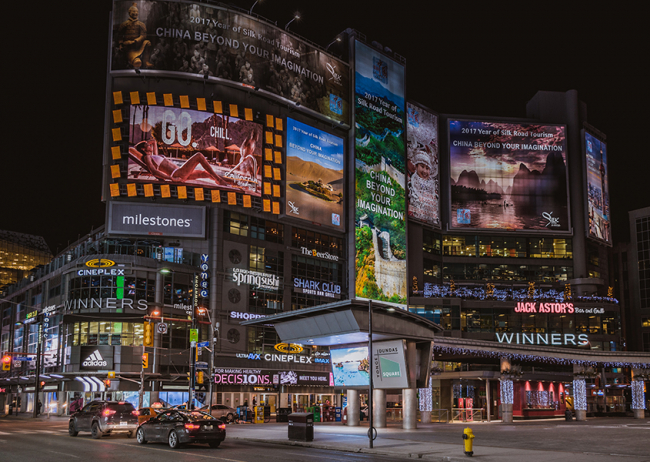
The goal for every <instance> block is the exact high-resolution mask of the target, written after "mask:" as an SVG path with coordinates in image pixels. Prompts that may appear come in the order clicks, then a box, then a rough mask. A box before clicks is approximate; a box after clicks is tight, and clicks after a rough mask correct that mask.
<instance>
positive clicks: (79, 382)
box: [0, 0, 650, 428]
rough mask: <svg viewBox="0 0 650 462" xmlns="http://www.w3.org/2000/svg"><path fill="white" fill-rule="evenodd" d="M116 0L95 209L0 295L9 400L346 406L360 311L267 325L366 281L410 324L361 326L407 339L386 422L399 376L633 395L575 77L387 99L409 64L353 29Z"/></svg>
mask: <svg viewBox="0 0 650 462" xmlns="http://www.w3.org/2000/svg"><path fill="white" fill-rule="evenodd" d="M113 5H114V8H113V15H112V18H113V29H112V35H111V43H112V52H111V59H110V67H109V73H108V79H107V81H108V83H107V99H106V100H107V103H106V119H105V127H104V133H106V134H107V136H106V137H105V139H104V157H103V159H102V160H103V164H102V165H103V169H104V170H103V171H104V185H103V198H104V199H105V201H106V202H107V207H106V209H107V214H106V224H105V226H104V227H103V228H101V229H99V230H97V231H94V232H93V233H91V234H90V235H88V236H86V237H84V238H83V239H81V240H80V241H78V242H76V243H75V244H73V245H71V246H70V247H68V248H67V249H65V250H64V251H63V252H62V253H61V254H59V255H57V256H56V258H55V259H54V260H53V261H52V262H51V263H49V264H48V265H45V266H44V267H43V268H41V269H40V270H39V271H37V272H35V273H34V275H33V277H30V278H29V279H27V280H22V281H20V282H18V283H16V284H14V285H12V286H10V287H9V288H8V289H7V293H6V295H5V296H4V297H3V298H2V300H0V308H1V309H0V312H2V314H3V319H2V335H3V337H2V339H3V344H2V352H3V353H4V352H10V353H11V355H12V365H11V370H10V371H6V372H3V373H2V375H0V384H2V386H3V388H4V389H5V392H4V393H2V394H0V396H2V397H3V399H5V405H6V406H9V404H10V403H13V402H15V398H16V397H17V396H21V397H22V400H21V407H22V408H23V409H24V410H30V409H32V408H33V405H34V401H35V400H34V392H35V391H36V388H37V387H38V388H39V389H40V388H42V390H43V392H44V393H45V394H44V395H43V403H44V405H45V406H46V408H47V409H49V408H51V409H53V411H54V412H59V413H62V412H69V411H70V410H73V409H76V408H77V407H78V406H80V405H82V404H83V403H85V402H87V401H88V400H91V399H93V398H96V397H99V396H105V397H107V398H111V399H119V400H128V401H131V402H133V403H137V404H139V402H140V400H142V402H143V404H151V403H154V402H161V403H163V404H172V405H173V404H180V403H183V402H186V401H187V400H188V399H189V398H191V397H192V393H194V392H196V395H195V398H196V399H197V400H198V402H200V403H201V404H207V403H210V402H212V403H215V404H226V405H229V406H232V407H240V406H242V405H245V404H247V405H253V404H257V403H261V402H264V403H265V404H267V405H269V406H270V410H271V412H273V411H275V410H276V409H277V408H291V409H292V410H293V411H298V410H305V409H307V408H312V407H313V406H314V405H318V404H322V405H325V406H327V405H328V404H330V405H333V406H336V407H341V406H344V405H345V403H346V399H347V402H348V404H349V403H350V400H351V401H353V404H352V406H351V409H353V410H354V411H352V412H351V415H350V414H348V416H347V417H348V424H350V425H354V424H358V419H359V415H358V412H357V410H359V412H361V411H360V408H359V407H358V406H357V405H358V404H360V401H361V402H364V403H365V402H367V401H368V400H370V396H369V394H368V387H367V386H366V385H365V382H363V380H364V377H365V379H366V380H367V379H368V377H367V376H368V375H369V374H370V370H371V368H370V361H369V360H368V358H365V357H357V356H355V358H356V359H349V358H348V359H345V360H342V359H337V360H336V364H334V363H335V361H334V359H333V358H334V355H335V354H336V355H337V358H340V357H341V355H343V353H341V351H343V350H345V351H348V350H350V349H352V350H354V354H357V355H359V354H361V355H362V356H363V348H364V347H363V346H362V345H361V344H362V343H363V342H364V339H365V340H366V341H367V338H368V331H369V329H366V330H364V327H363V326H357V327H355V328H354V329H353V328H352V327H350V326H352V322H351V320H350V318H349V317H348V318H346V319H348V321H350V326H347V327H349V328H350V330H354V333H355V335H350V336H348V337H346V338H347V339H348V340H346V341H345V342H343V341H341V342H338V341H337V340H336V335H334V334H332V335H331V338H327V336H324V335H321V334H319V335H314V338H313V339H312V338H302V337H301V336H300V335H299V334H300V333H298V334H296V333H293V334H291V335H293V337H291V335H288V334H287V332H286V331H283V329H282V328H280V327H278V326H279V325H280V324H281V323H288V322H289V321H293V320H295V321H296V322H298V321H300V322H301V323H305V324H304V326H306V327H305V332H306V331H308V327H309V326H311V327H312V328H313V326H314V325H316V324H317V323H318V322H327V321H324V319H329V318H327V317H324V318H319V319H320V320H316V319H315V318H316V317H317V316H318V313H320V312H324V311H327V310H329V308H328V306H330V307H331V306H332V305H331V304H332V303H333V304H334V305H336V306H337V307H339V306H343V305H345V303H344V302H346V301H354V304H355V305H356V304H359V303H361V304H363V303H365V302H366V301H367V300H376V301H377V302H378V303H380V304H381V305H380V306H381V310H385V312H386V313H388V312H390V313H393V314H390V315H386V316H387V317H385V318H383V319H384V322H385V323H388V322H390V321H389V320H393V321H395V322H396V323H398V322H402V321H404V324H403V325H404V326H405V327H404V329H405V330H406V329H407V328H408V326H417V328H418V329H420V328H421V330H419V331H418V332H420V333H418V334H417V335H415V334H412V333H409V334H408V335H407V333H406V332H404V335H403V338H402V339H401V340H402V342H401V343H400V342H399V340H400V338H399V335H400V334H399V332H396V331H395V329H392V330H391V329H387V328H386V325H384V326H378V327H377V329H378V330H379V329H380V328H381V327H383V328H384V331H383V332H384V333H385V337H384V338H382V339H381V340H385V341H396V342H397V343H398V344H399V345H397V346H395V345H393V344H391V346H390V347H389V348H387V350H390V351H391V352H394V353H396V354H399V355H400V358H401V357H404V358H405V359H403V360H402V361H401V362H399V361H392V360H387V361H385V362H384V364H386V367H388V368H389V369H390V371H389V373H388V376H385V378H387V379H388V378H391V379H392V378H397V377H399V378H401V379H404V378H408V380H406V381H396V382H390V381H387V383H393V385H391V386H385V388H384V389H381V390H378V391H379V393H378V394H377V397H376V400H375V403H376V404H377V408H376V409H386V411H387V412H389V411H390V412H391V416H392V417H393V418H396V419H403V421H404V425H405V428H412V427H413V425H416V423H415V422H416V419H415V416H416V414H417V409H416V407H414V406H416V405H417V400H415V399H414V397H415V396H417V393H418V391H417V389H418V388H420V389H421V396H422V397H423V402H421V403H420V411H421V412H424V413H426V412H433V410H436V409H438V410H440V409H447V410H448V411H449V414H448V416H447V417H448V418H458V416H462V418H463V419H465V418H468V416H471V417H472V418H473V416H474V412H480V413H481V415H482V416H485V417H487V418H488V419H490V418H503V419H504V420H510V419H512V418H513V417H517V418H519V417H520V418H538V417H548V416H554V415H560V414H563V413H564V411H565V409H566V407H567V406H569V407H574V408H575V410H576V411H578V412H577V413H578V416H579V417H580V418H581V419H582V418H584V417H585V415H586V413H587V412H592V413H609V414H617V413H626V412H627V410H628V409H630V405H632V406H636V404H635V403H636V401H635V400H634V399H628V398H629V397H630V389H631V386H630V385H631V384H630V379H631V375H632V374H631V370H632V369H634V370H637V371H641V370H643V369H644V368H646V369H647V368H648V364H650V356H648V355H645V356H643V355H642V354H632V353H630V354H628V353H626V352H623V351H621V350H622V333H621V311H620V307H619V304H618V303H617V300H616V299H615V298H614V297H613V294H612V293H611V290H610V279H611V275H610V273H609V265H610V263H609V262H610V254H611V229H610V221H609V216H610V211H609V191H608V182H607V158H606V143H605V139H606V138H605V136H604V134H602V133H600V132H599V131H598V130H597V129H596V128H594V127H592V126H590V125H589V124H588V123H587V120H586V106H585V105H584V103H582V102H580V101H579V99H578V95H577V92H576V91H573V90H571V91H568V92H566V93H561V92H539V93H537V95H535V96H534V97H533V99H532V100H531V101H530V102H529V103H528V105H527V117H526V118H503V117H498V118H497V117H474V116H471V115H449V114H437V113H435V112H434V111H432V110H430V109H427V108H426V107H424V106H422V105H420V104H418V103H416V102H409V101H406V99H405V97H404V95H405V80H404V72H405V66H406V60H405V59H404V58H403V57H401V56H400V55H398V54H397V53H393V52H392V51H390V50H389V49H387V48H384V47H382V46H381V45H380V44H378V43H376V42H368V41H367V40H366V39H365V37H363V36H362V35H361V34H359V33H357V32H356V31H353V30H349V29H348V30H346V31H345V32H343V33H342V34H341V36H340V37H341V38H342V42H343V43H344V44H346V45H347V50H346V52H345V54H344V56H345V58H343V59H339V58H337V57H335V56H333V55H331V54H329V53H327V52H326V51H325V50H323V49H322V48H320V47H318V46H317V45H314V44H312V43H310V42H308V41H306V40H303V39H301V38H299V37H297V36H294V35H292V34H290V33H287V32H286V31H284V30H282V29H279V28H277V27H276V26H275V25H274V24H273V23H270V22H267V21H265V20H263V19H262V18H259V17H252V16H250V15H248V14H247V12H245V11H240V10H236V9H234V8H231V7H227V8H226V7H223V6H219V5H216V4H215V5H210V6H208V5H204V4H200V5H190V4H185V3H179V2H171V1H170V2H165V1H162V2H160V1H159V2H151V1H148V0H142V1H141V2H140V3H139V4H137V5H136V4H133V3H132V2H131V1H122V0H117V1H115V2H114V4H113ZM181 18H190V20H191V21H190V25H188V24H187V21H186V20H185V19H181ZM192 24H193V25H192ZM205 24H210V25H211V26H214V25H218V26H219V27H218V28H217V30H211V31H210V32H208V31H203V29H204V25H205ZM223 25H233V27H232V28H226V27H222V26H223ZM211 26H210V27H211ZM205 27H208V26H205ZM143 31H149V32H148V33H146V34H145V33H143ZM202 31H203V32H202ZM243 31H244V32H245V34H243V33H242V32H243ZM253 32H254V33H253ZM353 102H354V103H353ZM99 165H100V159H97V168H99ZM39 293H40V294H43V296H42V297H41V298H35V294H39ZM323 306H325V308H322V307H323ZM319 307H321V308H319ZM319 310H321V311H319ZM333 310H334V309H333ZM389 310H392V311H389ZM396 310H398V311H397V314H394V313H395V311H396ZM311 315H313V316H314V319H313V320H310V316H311ZM346 316H347V315H346ZM267 318H268V319H267ZM337 319H338V318H337ZM405 320H406V321H405ZM339 321H340V320H339ZM339 321H337V322H336V323H335V324H337V325H336V326H329V327H330V328H331V329H330V331H331V332H334V333H340V334H343V333H345V332H346V330H345V329H346V324H345V322H339ZM276 322H277V325H276V324H275V323H276ZM310 323H311V324H310ZM396 325H401V324H396ZM335 327H336V328H335ZM389 327H395V326H389ZM414 328H415V327H414ZM422 330H424V331H426V335H425V334H422V333H421V332H422ZM323 331H324V330H323ZM433 333H436V335H435V336H434V335H433ZM41 334H44V335H41ZM357 334H358V335H357ZM364 335H365V337H364ZM427 336H428V337H427ZM290 337H291V338H295V339H298V340H300V341H296V342H294V341H292V340H291V341H286V339H287V338H290ZM315 339H316V340H318V341H317V342H316V341H313V342H312V341H310V340H315ZM39 340H40V341H39ZM303 340H304V341H303ZM346 343H347V344H346ZM194 348H197V350H196V351H197V353H194V352H193V351H194ZM39 349H40V351H43V353H44V355H43V364H42V365H41V364H40V363H38V361H37V359H38V358H39V357H40V356H39V354H38V353H39ZM199 353H200V354H199ZM366 354H367V350H366ZM431 354H433V356H431ZM391 361H392V362H391ZM402 363H403V365H402ZM41 366H42V367H41ZM350 368H351V369H350ZM391 368H393V369H391ZM405 368H408V370H409V374H406V373H404V374H403V373H402V372H403V371H404V370H405ZM195 369H196V370H197V371H198V372H197V373H196V374H194V375H192V372H193V371H194V370H195ZM341 371H345V372H346V373H347V372H350V375H349V377H355V380H356V379H359V381H357V382H354V383H351V382H346V380H347V379H346V376H345V375H342V372H341ZM206 372H207V374H206ZM364 374H365V376H364ZM391 374H393V375H391ZM431 374H433V375H431ZM205 376H207V377H205ZM407 376H408V377H407ZM416 376H417V379H416ZM639 376H640V375H639V374H637V379H638V377H639ZM430 377H431V378H430ZM188 378H189V379H190V381H188ZM206 378H207V380H205V379H206ZM201 379H203V380H201ZM41 381H42V382H43V383H42V384H41ZM637 381H638V380H637ZM201 382H203V383H201ZM397 383H399V386H398V385H395V384H397ZM192 385H193V386H192ZM192 390H193V391H192ZM422 390H424V391H422ZM427 390H428V391H427ZM634 390H637V391H634V393H638V387H637V388H634ZM210 392H212V393H210ZM373 396H374V394H373ZM425 396H428V397H429V398H424V397H425ZM634 396H637V395H634ZM634 396H633V397H634ZM514 397H516V399H515V398H514ZM504 398H505V399H504ZM0 404H1V403H0ZM461 409H462V411H461ZM632 409H634V410H641V409H640V408H638V406H637V407H632ZM641 411H642V410H641ZM468 412H469V414H468ZM454 413H455V414H454ZM330 415H331V416H332V417H333V415H332V414H330ZM422 415H423V417H421V418H422V419H424V420H426V419H427V418H432V416H431V415H429V417H426V414H422ZM384 418H385V415H384Z"/></svg>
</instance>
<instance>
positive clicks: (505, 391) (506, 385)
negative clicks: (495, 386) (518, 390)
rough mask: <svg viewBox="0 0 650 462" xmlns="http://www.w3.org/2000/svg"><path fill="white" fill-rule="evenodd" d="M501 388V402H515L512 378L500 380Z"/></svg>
mask: <svg viewBox="0 0 650 462" xmlns="http://www.w3.org/2000/svg"><path fill="white" fill-rule="evenodd" d="M499 388H500V391H501V402H502V403H503V404H513V403H514V396H515V394H514V387H513V385H512V380H508V379H501V381H500V382H499Z"/></svg>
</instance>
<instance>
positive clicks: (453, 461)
mask: <svg viewBox="0 0 650 462" xmlns="http://www.w3.org/2000/svg"><path fill="white" fill-rule="evenodd" d="M227 438H228V439H231V440H239V441H250V442H254V443H266V444H278V445H282V446H300V447H304V448H314V449H324V450H327V451H338V452H354V453H362V454H375V455H380V456H391V457H395V456H399V457H400V458H403V459H423V460H431V461H434V462H461V461H466V460H467V459H466V458H465V457H454V456H439V455H434V454H430V453H426V452H421V453H408V452H406V453H402V454H396V453H395V452H390V451H384V450H382V449H381V448H377V449H374V448H373V449H370V448H341V447H338V446H331V445H328V444H318V443H310V442H306V441H289V440H286V441H269V440H267V439H262V438H242V437H238V436H232V437H227Z"/></svg>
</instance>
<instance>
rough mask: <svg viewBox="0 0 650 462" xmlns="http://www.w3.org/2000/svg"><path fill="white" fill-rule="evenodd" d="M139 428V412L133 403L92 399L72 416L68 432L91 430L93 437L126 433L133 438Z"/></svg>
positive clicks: (74, 433) (75, 433)
mask: <svg viewBox="0 0 650 462" xmlns="http://www.w3.org/2000/svg"><path fill="white" fill-rule="evenodd" d="M137 428H138V414H137V411H136V410H135V408H134V407H133V404H131V403H127V402H122V401H119V402H118V401H91V402H90V403H88V404H86V405H85V406H84V407H83V408H82V409H80V410H79V411H77V412H75V413H74V414H72V415H71V416H70V423H69V424H68V433H69V434H70V436H77V435H78V434H79V432H90V433H91V434H92V436H93V438H101V437H102V436H103V435H109V434H114V433H126V434H127V436H128V437H129V438H131V437H132V436H133V435H134V434H135V431H136V430H137Z"/></svg>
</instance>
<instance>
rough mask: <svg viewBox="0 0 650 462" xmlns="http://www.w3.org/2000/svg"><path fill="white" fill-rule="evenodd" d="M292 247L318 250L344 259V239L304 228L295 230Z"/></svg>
mask: <svg viewBox="0 0 650 462" xmlns="http://www.w3.org/2000/svg"><path fill="white" fill-rule="evenodd" d="M291 245H292V246H293V247H298V248H300V247H305V248H307V249H308V250H317V251H319V252H328V253H330V254H331V255H335V256H338V257H339V258H344V257H345V254H344V248H343V239H341V238H340V237H336V236H330V235H328V234H322V233H316V232H314V231H308V230H305V229H302V228H293V235H292V236H291Z"/></svg>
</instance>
